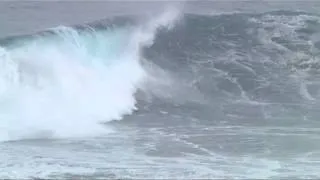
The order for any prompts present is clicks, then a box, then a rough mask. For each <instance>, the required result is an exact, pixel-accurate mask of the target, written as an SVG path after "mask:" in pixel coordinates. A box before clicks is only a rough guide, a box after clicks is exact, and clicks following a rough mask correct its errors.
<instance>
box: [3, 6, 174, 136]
mask: <svg viewBox="0 0 320 180" xmlns="http://www.w3.org/2000/svg"><path fill="white" fill-rule="evenodd" d="M174 18H175V15H174V14H173V13H171V12H167V13H164V14H162V15H161V16H159V17H157V18H155V19H152V20H150V21H148V23H144V24H139V25H133V24H132V23H131V25H129V24H128V23H123V21H124V20H123V19H121V18H120V20H116V21H114V22H108V24H107V25H104V26H103V25H102V24H100V25H96V26H94V27H91V26H83V27H78V28H72V27H64V26H61V27H58V28H54V29H52V30H48V31H46V32H43V33H39V34H36V35H33V36H25V37H19V38H8V39H9V40H8V39H4V40H3V41H2V44H5V45H6V46H3V47H1V49H0V62H1V70H0V107H1V108H0V119H1V123H0V129H1V133H0V138H1V140H15V139H21V138H22V139H28V138H46V137H74V136H76V137H78V136H88V135H89V136H91V135H97V134H99V133H106V128H105V127H103V126H102V125H101V123H104V122H107V121H111V120H119V119H121V118H122V116H123V115H125V114H131V113H132V112H133V111H134V110H135V109H136V105H135V104H136V100H135V97H134V95H135V93H136V91H137V89H138V88H139V87H140V84H141V83H142V82H143V81H144V79H145V78H146V76H147V74H146V72H145V71H144V69H143V68H142V67H141V64H140V59H141V55H140V50H141V48H143V47H144V46H147V45H149V44H150V43H152V41H153V38H154V34H155V32H156V29H157V28H158V27H166V26H168V25H170V23H171V21H173V20H174ZM117 23H119V24H120V25H119V24H117ZM71 129H72V131H70V130H71Z"/></svg>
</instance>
